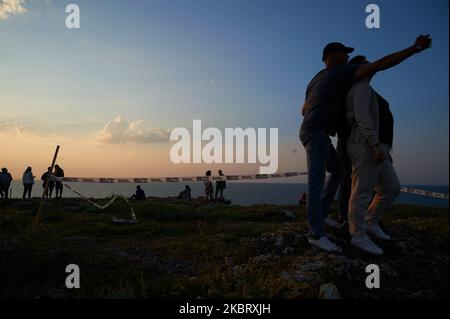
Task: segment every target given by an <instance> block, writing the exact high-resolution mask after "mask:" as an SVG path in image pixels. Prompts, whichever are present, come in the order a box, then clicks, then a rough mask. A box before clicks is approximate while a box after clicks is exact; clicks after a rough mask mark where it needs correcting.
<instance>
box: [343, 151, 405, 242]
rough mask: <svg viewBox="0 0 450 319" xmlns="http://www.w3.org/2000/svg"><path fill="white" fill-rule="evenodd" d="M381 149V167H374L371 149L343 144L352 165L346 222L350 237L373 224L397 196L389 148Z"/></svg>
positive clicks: (397, 187) (395, 175) (397, 189)
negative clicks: (382, 151)
mask: <svg viewBox="0 0 450 319" xmlns="http://www.w3.org/2000/svg"><path fill="white" fill-rule="evenodd" d="M381 146H382V147H383V148H384V150H385V153H386V154H387V156H386V159H385V160H384V161H383V162H382V163H376V162H375V155H374V151H373V147H372V146H370V145H367V144H360V143H350V142H349V143H347V152H348V155H349V157H350V159H351V162H352V193H351V196H350V202H349V216H348V222H349V229H350V234H352V235H353V236H354V235H361V234H363V233H364V232H365V230H366V224H373V223H377V222H378V220H379V219H380V217H381V215H382V214H383V213H384V212H385V211H386V210H388V209H389V207H390V206H391V205H392V203H393V201H394V200H395V198H396V197H397V196H398V194H399V193H400V182H399V180H398V177H397V174H396V173H395V170H394V167H393V166H392V160H391V157H390V155H389V146H388V145H386V144H381ZM375 191H376V194H375V196H374V192H375Z"/></svg>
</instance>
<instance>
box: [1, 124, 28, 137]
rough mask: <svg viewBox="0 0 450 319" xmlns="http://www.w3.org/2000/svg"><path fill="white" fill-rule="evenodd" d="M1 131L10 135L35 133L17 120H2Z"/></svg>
mask: <svg viewBox="0 0 450 319" xmlns="http://www.w3.org/2000/svg"><path fill="white" fill-rule="evenodd" d="M0 133H4V134H8V135H21V136H31V135H33V134H32V133H31V132H30V131H29V130H28V129H27V128H26V127H25V126H24V125H22V124H20V123H17V122H0Z"/></svg>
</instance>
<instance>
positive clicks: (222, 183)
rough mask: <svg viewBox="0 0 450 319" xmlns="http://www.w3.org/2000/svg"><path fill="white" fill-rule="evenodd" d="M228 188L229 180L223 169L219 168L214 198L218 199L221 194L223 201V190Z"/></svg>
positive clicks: (220, 197)
mask: <svg viewBox="0 0 450 319" xmlns="http://www.w3.org/2000/svg"><path fill="white" fill-rule="evenodd" d="M225 188H227V181H226V177H225V175H224V174H223V172H222V170H221V169H219V179H218V180H217V181H216V193H215V195H214V200H217V196H218V195H219V199H220V200H221V201H223V200H224V198H223V191H224V189H225Z"/></svg>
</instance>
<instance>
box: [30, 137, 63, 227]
mask: <svg viewBox="0 0 450 319" xmlns="http://www.w3.org/2000/svg"><path fill="white" fill-rule="evenodd" d="M58 152H59V145H57V146H56V150H55V154H54V155H53V160H52V166H51V170H50V173H49V172H47V173H48V174H47V178H46V179H45V187H44V192H43V193H42V197H41V202H40V203H39V208H38V211H37V214H36V219H35V224H37V223H39V216H40V214H41V210H42V204H43V202H44V198H45V194H47V191H48V184H49V182H50V178H51V174H52V172H53V167H54V166H55V162H56V158H57V157H58Z"/></svg>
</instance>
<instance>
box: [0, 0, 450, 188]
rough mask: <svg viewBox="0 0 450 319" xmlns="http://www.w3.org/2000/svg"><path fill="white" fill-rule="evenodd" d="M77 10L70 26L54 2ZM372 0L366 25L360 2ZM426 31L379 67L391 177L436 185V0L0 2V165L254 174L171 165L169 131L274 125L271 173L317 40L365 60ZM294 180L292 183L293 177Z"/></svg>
mask: <svg viewBox="0 0 450 319" xmlns="http://www.w3.org/2000/svg"><path fill="white" fill-rule="evenodd" d="M70 3H75V4H77V5H78V6H79V8H80V17H81V20H80V22H81V28H80V29H68V28H66V26H65V20H66V17H67V15H68V13H66V12H65V8H66V6H67V5H68V4H70ZM370 3H376V4H377V5H378V6H379V8H380V18H381V20H380V22H381V25H380V28H379V29H368V28H367V27H366V25H365V20H366V17H367V15H368V13H366V12H365V8H366V6H367V5H368V4H370ZM419 34H431V36H432V38H433V47H432V49H430V50H427V51H425V52H422V53H420V54H418V55H416V56H413V57H412V58H410V59H409V60H407V61H405V62H404V63H402V64H401V65H399V66H397V67H395V68H393V69H391V70H387V71H384V72H381V73H379V74H377V75H376V76H375V78H374V80H373V81H372V85H373V87H374V88H375V89H376V90H377V91H378V92H379V93H380V94H381V95H383V96H384V97H385V98H386V99H387V100H388V101H389V103H390V106H391V110H392V112H393V115H394V121H395V127H394V130H395V131H394V132H395V133H394V147H393V157H394V166H395V168H396V170H397V173H398V175H399V178H400V181H401V183H402V184H438V185H448V178H449V177H448V176H449V172H448V167H449V165H448V164H449V140H448V138H449V137H448V136H449V122H448V119H449V114H448V110H449V108H448V106H449V99H448V87H449V73H448V72H449V71H448V70H449V65H448V63H449V52H448V48H449V43H448V37H449V35H448V1H447V0H432V1H425V0H423V1H419V0H416V1H403V0H396V1H373V2H369V1H360V0H346V1H331V0H321V1H320V0H318V1H303V0H293V1H288V0H277V1H275V0H273V1H269V0H227V1H225V0H215V1H211V0H209V1H206V0H189V1H188V0H164V1H162V0H161V1H157V0H149V1H142V0H127V1H123V0H122V1H118V0H109V1H104V0H71V1H65V0H0V43H1V44H2V45H1V47H0V59H1V60H2V61H1V63H0V138H1V144H0V145H1V146H0V166H1V167H7V168H8V169H9V170H10V172H11V173H12V175H13V177H14V178H17V179H20V178H21V176H22V173H23V171H24V170H25V168H26V167H27V166H32V167H33V170H34V171H35V173H37V174H36V175H38V174H39V173H41V172H43V171H44V170H45V168H46V167H47V166H48V165H49V164H50V162H51V159H52V156H53V152H54V149H55V147H56V145H57V144H59V145H61V150H60V154H59V156H58V163H59V164H60V165H61V166H62V167H63V168H64V169H65V171H66V175H67V176H78V177H79V176H81V177H83V176H84V177H87V176H95V177H125V176H133V177H147V176H190V175H202V174H203V172H204V171H205V170H206V168H211V169H213V170H217V169H218V168H222V169H223V170H224V172H225V174H228V175H231V174H246V173H248V174H250V173H252V174H254V173H258V167H259V166H260V165H258V164H212V165H206V164H204V163H203V164H174V163H172V161H171V160H170V157H169V154H170V149H171V147H172V146H173V144H174V142H172V141H169V139H168V136H169V134H170V132H171V130H173V129H174V128H177V127H184V128H187V129H189V130H191V131H192V125H193V120H195V119H199V120H201V121H202V127H203V128H207V127H216V128H219V129H220V130H222V131H223V130H224V129H225V128H227V127H228V128H236V127H242V128H244V129H245V128H248V127H253V128H278V131H279V133H278V134H279V153H278V154H279V155H278V161H279V165H278V171H279V172H282V171H304V170H305V169H306V159H305V152H304V148H303V146H302V145H301V143H300V141H299V139H298V132H299V127H300V124H301V121H302V116H301V114H300V107H301V105H302V103H303V100H304V96H305V89H306V86H307V84H308V82H309V81H310V79H311V78H312V77H313V76H314V75H315V74H316V73H317V72H318V71H320V70H321V69H322V68H323V63H322V61H321V53H322V49H323V47H324V46H325V45H326V44H327V43H328V42H333V41H340V42H342V43H344V44H346V45H348V46H352V47H355V48H356V50H355V52H354V54H363V55H366V56H367V58H368V59H369V60H371V61H374V60H376V59H379V58H382V57H383V56H385V55H387V54H390V53H393V52H395V51H398V50H401V49H404V48H406V47H408V46H410V45H412V44H413V43H414V40H415V38H416V37H417V36H418V35H419ZM291 181H292V180H291Z"/></svg>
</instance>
